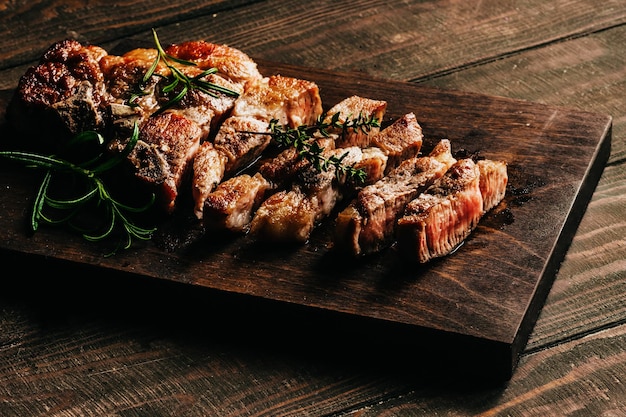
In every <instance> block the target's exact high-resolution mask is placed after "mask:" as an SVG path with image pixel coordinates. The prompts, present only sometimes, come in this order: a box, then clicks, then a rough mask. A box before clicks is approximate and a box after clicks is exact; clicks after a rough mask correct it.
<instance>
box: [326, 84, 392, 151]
mask: <svg viewBox="0 0 626 417" xmlns="http://www.w3.org/2000/svg"><path fill="white" fill-rule="evenodd" d="M386 111H387V102H386V101H383V100H373V99H370V98H367V97H361V96H357V95H354V96H350V97H348V98H346V99H344V100H342V101H340V102H339V103H337V104H335V105H334V106H333V107H331V108H330V109H329V110H328V111H327V112H326V116H325V118H324V121H325V122H327V123H330V121H331V120H332V118H333V116H335V115H338V116H339V122H341V123H342V124H345V123H346V122H348V121H350V120H354V119H357V118H365V119H366V120H369V119H376V120H378V122H382V120H383V117H384V116H385V112H386ZM328 131H329V132H331V133H335V134H337V136H338V137H339V140H338V141H337V144H336V146H337V147H338V148H340V147H348V146H359V147H361V148H367V147H369V146H370V139H371V137H372V136H373V135H374V134H375V133H377V132H378V131H379V128H378V127H371V128H369V129H360V128H357V129H353V128H349V129H336V128H334V129H333V128H331V129H328Z"/></svg>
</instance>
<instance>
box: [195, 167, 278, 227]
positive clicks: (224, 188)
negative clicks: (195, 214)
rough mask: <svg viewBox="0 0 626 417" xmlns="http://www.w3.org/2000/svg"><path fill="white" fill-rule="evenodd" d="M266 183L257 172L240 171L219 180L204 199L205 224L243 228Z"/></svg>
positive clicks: (250, 217) (248, 222)
mask: <svg viewBox="0 0 626 417" xmlns="http://www.w3.org/2000/svg"><path fill="white" fill-rule="evenodd" d="M268 188H269V183H268V182H267V180H266V179H265V178H263V176H262V175H261V174H259V173H258V172H257V173H256V174H254V175H248V174H241V175H237V176H235V177H232V178H229V179H227V180H226V181H223V182H222V183H220V184H219V185H218V186H217V188H216V189H215V190H214V191H213V192H211V193H210V194H209V195H207V198H206V200H205V203H204V217H203V218H204V222H203V224H204V226H205V227H207V228H209V229H226V230H230V231H233V232H246V231H247V229H248V227H249V225H250V221H251V220H252V214H253V212H254V211H255V210H256V209H257V207H258V206H259V205H260V204H261V202H262V201H263V198H264V197H265V192H266V191H267V189H268Z"/></svg>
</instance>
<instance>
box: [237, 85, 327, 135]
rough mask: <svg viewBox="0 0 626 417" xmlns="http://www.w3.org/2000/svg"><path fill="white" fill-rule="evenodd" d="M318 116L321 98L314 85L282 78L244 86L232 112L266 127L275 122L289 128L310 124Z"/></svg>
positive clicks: (320, 109) (320, 110) (320, 112)
mask: <svg viewBox="0 0 626 417" xmlns="http://www.w3.org/2000/svg"><path fill="white" fill-rule="evenodd" d="M321 114H322V99H321V98H320V95H319V89H318V87H317V85H316V84H315V83H313V82H311V81H306V80H300V79H298V78H291V77H284V76H281V75H272V76H270V77H267V78H263V79H262V80H257V81H254V82H250V83H248V84H246V88H245V91H244V93H243V94H242V95H241V97H239V99H238V100H237V102H236V103H235V108H234V109H233V113H232V115H233V116H245V117H254V118H256V119H259V120H263V121H265V122H267V123H268V124H269V122H270V120H272V119H276V120H278V122H279V123H280V124H282V125H287V126H289V127H298V126H300V125H309V124H313V123H315V122H316V120H317V118H318V117H319V116H320V115H321Z"/></svg>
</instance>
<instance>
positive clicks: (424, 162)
mask: <svg viewBox="0 0 626 417" xmlns="http://www.w3.org/2000/svg"><path fill="white" fill-rule="evenodd" d="M455 162H456V160H455V159H454V158H453V157H452V154H451V149H450V142H449V141H448V140H442V141H441V142H440V143H439V144H437V146H435V148H434V149H433V150H432V151H431V153H430V154H429V156H424V157H414V158H409V159H407V160H405V161H403V162H402V163H401V164H400V165H399V166H398V167H396V168H395V169H393V170H392V171H391V172H389V174H388V175H387V176H385V177H384V178H382V179H381V180H379V181H377V182H375V183H374V184H372V185H369V186H366V187H364V188H363V189H362V190H360V191H359V193H358V195H357V197H356V198H355V199H354V200H352V201H351V202H350V204H349V205H348V206H347V207H346V208H345V209H344V210H342V211H341V212H340V213H339V215H338V216H337V220H336V226H335V248H337V249H338V250H341V251H346V252H348V253H351V254H353V255H364V254H371V253H374V252H378V251H380V250H381V249H383V248H385V247H387V246H388V245H389V244H390V243H391V242H392V241H393V239H394V237H395V225H396V220H397V218H398V217H399V216H400V215H401V214H402V212H403V211H404V206H405V205H406V204H407V203H408V202H409V201H411V200H412V199H413V198H415V197H416V196H417V195H418V194H419V193H420V192H422V191H423V190H425V189H426V187H428V186H429V185H430V184H431V183H432V182H433V181H434V180H435V179H436V178H438V177H440V176H442V175H443V174H444V173H445V172H446V170H447V169H448V168H449V167H450V166H451V165H452V164H453V163H455Z"/></svg>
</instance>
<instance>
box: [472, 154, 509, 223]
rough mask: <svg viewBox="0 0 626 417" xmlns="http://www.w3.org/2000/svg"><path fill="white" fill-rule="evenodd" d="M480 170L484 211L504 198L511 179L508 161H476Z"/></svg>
mask: <svg viewBox="0 0 626 417" xmlns="http://www.w3.org/2000/svg"><path fill="white" fill-rule="evenodd" d="M476 165H478V169H479V170H480V193H481V194H482V196H483V212H485V213H486V212H488V211H489V210H491V209H492V208H494V207H495V206H497V205H498V204H499V203H500V201H502V199H503V198H504V194H505V193H506V186H507V183H508V181H509V177H508V173H507V166H506V162H504V161H493V160H490V159H484V160H480V161H478V162H477V163H476Z"/></svg>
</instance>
